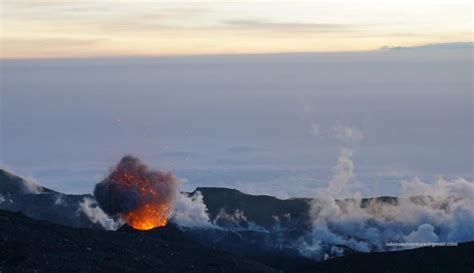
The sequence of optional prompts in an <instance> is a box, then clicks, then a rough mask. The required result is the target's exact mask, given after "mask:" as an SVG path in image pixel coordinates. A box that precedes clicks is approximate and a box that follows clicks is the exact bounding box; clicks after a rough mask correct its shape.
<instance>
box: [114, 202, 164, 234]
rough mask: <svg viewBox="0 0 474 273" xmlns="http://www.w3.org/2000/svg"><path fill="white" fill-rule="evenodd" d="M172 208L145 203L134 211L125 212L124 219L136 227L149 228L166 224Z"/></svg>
mask: <svg viewBox="0 0 474 273" xmlns="http://www.w3.org/2000/svg"><path fill="white" fill-rule="evenodd" d="M170 213H171V209H170V208H169V207H167V206H151V205H145V206H144V207H141V208H138V209H136V210H134V211H130V212H128V213H125V214H123V215H122V216H121V217H122V220H123V221H125V222H126V223H127V224H129V225H130V226H132V227H133V228H134V229H139V230H148V229H152V228H155V227H162V226H166V224H167V223H168V215H169V214H170Z"/></svg>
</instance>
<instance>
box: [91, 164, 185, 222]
mask: <svg viewBox="0 0 474 273" xmlns="http://www.w3.org/2000/svg"><path fill="white" fill-rule="evenodd" d="M177 195H178V180H177V179H176V177H175V176H174V175H173V174H171V173H169V172H162V171H155V170H151V169H149V168H148V166H147V165H145V164H144V163H142V162H141V161H140V160H139V159H138V158H135V157H133V156H125V157H124V158H122V160H120V162H119V163H118V164H117V166H116V167H115V168H114V169H113V170H112V171H111V173H110V174H109V176H108V177H107V178H105V179H104V180H103V181H102V182H100V183H98V184H97V185H96V186H95V189H94V196H95V197H96V200H97V202H98V204H99V206H100V208H101V209H102V210H103V211H104V212H105V213H106V214H107V215H109V216H111V217H113V218H117V217H118V218H120V219H121V220H122V221H123V222H125V223H127V224H129V225H131V226H132V227H134V228H136V229H142V230H146V229H151V228H154V227H158V226H164V225H166V224H167V222H168V217H169V215H170V213H171V211H172V209H173V203H174V201H175V199H176V197H177Z"/></svg>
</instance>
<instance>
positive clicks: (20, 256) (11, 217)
mask: <svg viewBox="0 0 474 273" xmlns="http://www.w3.org/2000/svg"><path fill="white" fill-rule="evenodd" d="M0 272H2V273H5V272H61V273H63V272H70V273H72V272H277V271H275V270H273V269H271V268H269V267H267V266H265V265H262V264H259V263H257V262H254V261H252V260H248V259H245V258H242V257H238V256H233V255H231V254H228V253H225V252H220V251H213V250H209V249H204V248H202V247H199V246H197V245H195V244H193V243H191V242H189V243H187V242H186V243H185V242H175V241H172V240H168V241H167V240H164V239H160V238H157V237H155V238H153V237H150V236H144V235H142V234H140V233H126V232H113V231H102V230H94V229H82V228H70V227H65V226H60V225H55V224H50V223H48V222H44V221H35V220H32V219H30V218H27V217H26V216H24V215H23V214H21V213H15V212H9V211H4V210H0Z"/></svg>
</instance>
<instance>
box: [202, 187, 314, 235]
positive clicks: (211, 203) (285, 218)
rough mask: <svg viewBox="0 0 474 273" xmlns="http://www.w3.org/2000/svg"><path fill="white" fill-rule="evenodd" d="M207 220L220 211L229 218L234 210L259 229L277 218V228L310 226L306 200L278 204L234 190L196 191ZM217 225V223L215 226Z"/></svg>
mask: <svg viewBox="0 0 474 273" xmlns="http://www.w3.org/2000/svg"><path fill="white" fill-rule="evenodd" d="M196 191H199V192H201V193H202V195H203V198H204V203H205V204H206V207H207V209H208V212H209V217H210V218H211V219H216V217H217V216H218V214H219V213H220V212H221V211H225V212H226V213H229V214H232V213H234V212H235V211H236V210H239V211H241V212H243V213H244V215H245V217H247V219H248V220H249V221H251V222H253V223H255V224H257V225H259V226H262V227H265V228H270V227H272V226H273V225H274V224H276V222H275V218H276V217H278V219H279V224H281V225H282V226H285V227H287V228H292V227H293V228H294V227H297V228H307V227H309V225H310V222H309V216H308V210H309V207H310V200H311V199H308V198H294V199H286V200H281V199H278V198H275V197H273V196H268V195H250V194H245V193H242V192H240V191H238V190H235V189H227V188H209V187H199V188H197V189H196ZM218 224H219V223H218Z"/></svg>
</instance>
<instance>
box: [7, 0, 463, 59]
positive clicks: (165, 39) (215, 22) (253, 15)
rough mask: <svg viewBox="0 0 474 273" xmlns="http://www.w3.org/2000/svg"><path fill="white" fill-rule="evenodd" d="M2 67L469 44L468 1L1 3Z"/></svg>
mask: <svg viewBox="0 0 474 273" xmlns="http://www.w3.org/2000/svg"><path fill="white" fill-rule="evenodd" d="M1 12H2V31H1V32H2V33H1V46H2V48H1V54H2V58H31V57H34V58H37V57H83V56H117V55H118V56H123V55H128V56H129V55H133V56H137V55H139V56H143V55H183V54H184V55H189V54H221V53H225V54H228V53H261V52H266V53H270V52H314V51H354V50H371V49H378V48H380V47H383V46H413V45H421V44H429V43H439V42H458V41H470V40H471V39H472V34H471V32H472V5H471V1H469V0H437V1H433V0H398V1H384V0H377V1H375V0H358V1H340V0H331V1H290V0H282V1H268V0H252V1H179V0H175V1H160V0H154V1H140V0H138V1H136V0H101V1H99V0H2V3H1Z"/></svg>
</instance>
